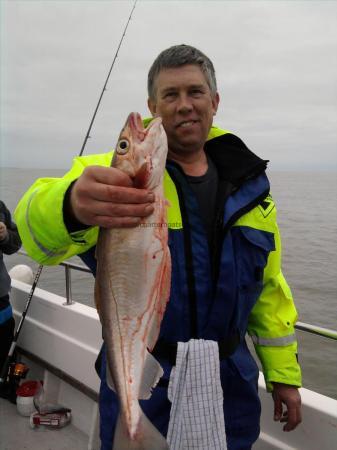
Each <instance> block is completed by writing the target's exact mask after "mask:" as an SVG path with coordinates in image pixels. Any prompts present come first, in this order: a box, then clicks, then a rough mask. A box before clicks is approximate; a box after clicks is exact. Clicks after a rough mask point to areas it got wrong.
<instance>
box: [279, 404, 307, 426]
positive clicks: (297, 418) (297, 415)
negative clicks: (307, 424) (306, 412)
mask: <svg viewBox="0 0 337 450" xmlns="http://www.w3.org/2000/svg"><path fill="white" fill-rule="evenodd" d="M301 421H302V419H301V412H300V408H299V407H298V406H293V407H290V408H288V420H287V423H286V424H285V425H284V427H283V431H292V430H294V429H295V428H296V427H297V425H299V424H300V423H301Z"/></svg>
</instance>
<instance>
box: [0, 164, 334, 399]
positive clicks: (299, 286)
mask: <svg viewBox="0 0 337 450" xmlns="http://www.w3.org/2000/svg"><path fill="white" fill-rule="evenodd" d="M64 172H65V171H63V170H56V169H17V168H1V169H0V198H1V200H3V201H4V202H5V203H6V205H7V207H8V208H9V209H10V210H11V212H13V211H14V209H15V207H16V204H17V202H18V200H19V199H20V198H21V196H22V194H23V193H24V192H25V191H26V190H27V188H28V187H29V186H30V185H31V184H32V183H33V182H34V180H35V179H37V178H39V177H59V176H62V175H63V173H64ZM268 176H269V179H270V182H271V186H272V189H271V193H272V196H273V198H274V200H275V202H276V205H277V211H278V224H279V227H280V231H281V237H282V247H283V265H282V269H283V273H284V275H285V277H286V279H287V281H288V283H289V285H290V287H291V290H292V292H293V295H294V298H295V303H296V307H297V310H298V317H299V319H298V320H299V321H301V322H305V323H308V324H312V325H318V326H321V327H325V328H329V329H332V330H336V331H337V208H336V206H337V205H336V193H337V172H336V171H321V172H318V171H317V172H294V171H291V172H290V171H288V172H287V171H283V172H281V171H280V172H273V171H269V173H268ZM5 262H6V265H7V268H8V269H10V268H11V267H13V266H14V265H16V264H28V265H29V266H31V268H32V269H33V270H34V272H35V271H36V270H37V267H38V264H37V263H35V262H33V261H32V260H31V259H29V258H28V257H26V256H23V255H18V254H15V255H11V256H5ZM71 262H74V263H76V264H82V262H81V260H80V259H79V258H77V257H74V258H72V259H71ZM38 286H39V287H40V288H42V289H43V288H44V289H47V290H49V291H51V292H53V293H55V294H58V295H61V296H64V295H65V275H64V267H61V266H56V267H55V266H53V267H44V268H43V271H42V274H41V277H40V280H39V283H38ZM93 289H94V280H93V277H92V275H91V274H87V273H83V272H75V271H72V296H73V300H74V301H76V302H80V303H83V304H86V305H89V306H92V307H94V301H93ZM297 337H298V342H299V352H298V357H299V361H300V364H301V366H302V371H303V386H304V387H305V388H308V389H313V390H315V391H317V392H319V393H321V394H324V395H327V396H330V397H333V398H335V399H337V341H333V340H328V339H324V338H322V337H319V336H315V335H312V334H308V333H304V332H302V331H297ZM248 340H249V338H248Z"/></svg>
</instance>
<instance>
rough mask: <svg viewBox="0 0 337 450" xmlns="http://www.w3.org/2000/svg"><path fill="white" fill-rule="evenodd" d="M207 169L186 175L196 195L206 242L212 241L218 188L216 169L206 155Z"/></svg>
mask: <svg viewBox="0 0 337 450" xmlns="http://www.w3.org/2000/svg"><path fill="white" fill-rule="evenodd" d="M207 162H208V169H207V172H206V173H205V174H204V175H201V176H200V177H193V176H190V175H186V177H187V180H188V182H189V185H190V186H191V188H192V190H193V192H194V193H195V195H196V198H197V201H198V204H199V211H200V217H201V220H202V221H203V223H204V226H205V230H206V234H207V237H208V242H209V243H211V242H212V237H213V236H212V234H213V228H214V213H215V202H216V194H217V190H218V182H219V177H218V171H217V169H216V167H215V165H214V163H213V161H212V160H211V159H210V158H208V157H207Z"/></svg>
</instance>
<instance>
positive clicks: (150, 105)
mask: <svg viewBox="0 0 337 450" xmlns="http://www.w3.org/2000/svg"><path fill="white" fill-rule="evenodd" d="M147 106H148V108H149V110H150V111H151V114H152V116H153V117H154V116H155V115H156V110H157V105H156V103H155V102H154V101H153V100H151V99H150V98H148V99H147Z"/></svg>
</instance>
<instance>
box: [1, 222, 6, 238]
mask: <svg viewBox="0 0 337 450" xmlns="http://www.w3.org/2000/svg"><path fill="white" fill-rule="evenodd" d="M7 234H8V231H7V227H6V224H4V223H3V222H0V241H3V240H4V239H5V238H6V237H7Z"/></svg>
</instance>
